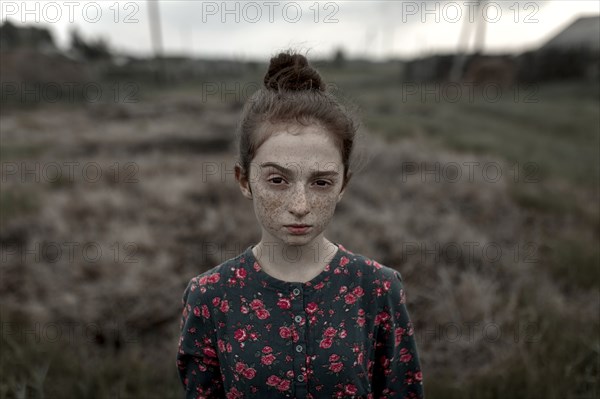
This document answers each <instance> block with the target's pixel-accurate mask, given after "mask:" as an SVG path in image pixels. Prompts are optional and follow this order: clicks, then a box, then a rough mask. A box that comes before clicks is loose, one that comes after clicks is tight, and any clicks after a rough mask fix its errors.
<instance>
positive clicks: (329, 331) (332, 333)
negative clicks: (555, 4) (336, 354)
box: [323, 327, 337, 337]
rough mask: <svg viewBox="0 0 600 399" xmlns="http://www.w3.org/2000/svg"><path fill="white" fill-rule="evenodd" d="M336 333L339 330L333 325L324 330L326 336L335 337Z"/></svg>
mask: <svg viewBox="0 0 600 399" xmlns="http://www.w3.org/2000/svg"><path fill="white" fill-rule="evenodd" d="M335 334H337V330H336V329H335V328H333V327H327V329H325V332H323V336H324V337H335Z"/></svg>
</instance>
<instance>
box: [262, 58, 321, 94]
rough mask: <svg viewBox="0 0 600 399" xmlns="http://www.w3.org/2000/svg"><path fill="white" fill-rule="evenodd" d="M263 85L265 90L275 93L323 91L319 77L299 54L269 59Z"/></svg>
mask: <svg viewBox="0 0 600 399" xmlns="http://www.w3.org/2000/svg"><path fill="white" fill-rule="evenodd" d="M264 83H265V87H266V88H267V89H271V90H275V91H279V90H290V91H301V90H315V91H316V90H319V91H325V83H324V82H323V80H322V79H321V75H319V73H318V72H317V71H316V69H314V68H313V67H311V66H310V65H308V60H307V59H306V57H304V56H303V55H301V54H290V53H279V55H278V56H276V57H273V58H271V63H270V65H269V70H268V71H267V74H266V75H265V79H264Z"/></svg>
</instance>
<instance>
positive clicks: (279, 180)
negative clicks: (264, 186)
mask: <svg viewBox="0 0 600 399" xmlns="http://www.w3.org/2000/svg"><path fill="white" fill-rule="evenodd" d="M267 181H268V182H270V183H273V184H274V185H276V186H280V185H281V183H282V182H284V181H285V180H284V179H283V177H279V176H275V177H271V178H270V179H267Z"/></svg>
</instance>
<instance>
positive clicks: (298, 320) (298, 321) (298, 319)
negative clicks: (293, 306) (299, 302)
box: [294, 315, 302, 323]
mask: <svg viewBox="0 0 600 399" xmlns="http://www.w3.org/2000/svg"><path fill="white" fill-rule="evenodd" d="M294 320H296V323H300V322H301V321H302V316H300V315H298V316H296V317H294Z"/></svg>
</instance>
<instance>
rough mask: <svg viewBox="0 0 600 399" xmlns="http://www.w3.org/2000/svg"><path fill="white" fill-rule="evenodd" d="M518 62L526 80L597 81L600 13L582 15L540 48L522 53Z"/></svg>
mask: <svg viewBox="0 0 600 399" xmlns="http://www.w3.org/2000/svg"><path fill="white" fill-rule="evenodd" d="M518 62H519V79H520V80H522V81H527V82H539V81H551V80H580V79H585V80H592V81H597V80H598V78H599V72H598V71H599V70H600V16H589V17H581V18H578V19H577V20H575V21H574V22H573V23H572V24H570V25H569V26H567V27H566V28H565V29H563V30H562V31H561V32H559V33H558V34H556V35H555V36H554V37H552V38H551V39H550V40H548V41H547V42H546V43H545V44H544V45H543V46H541V47H540V48H539V49H537V50H534V51H528V52H526V53H523V54H521V55H520V56H519V59H518Z"/></svg>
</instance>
